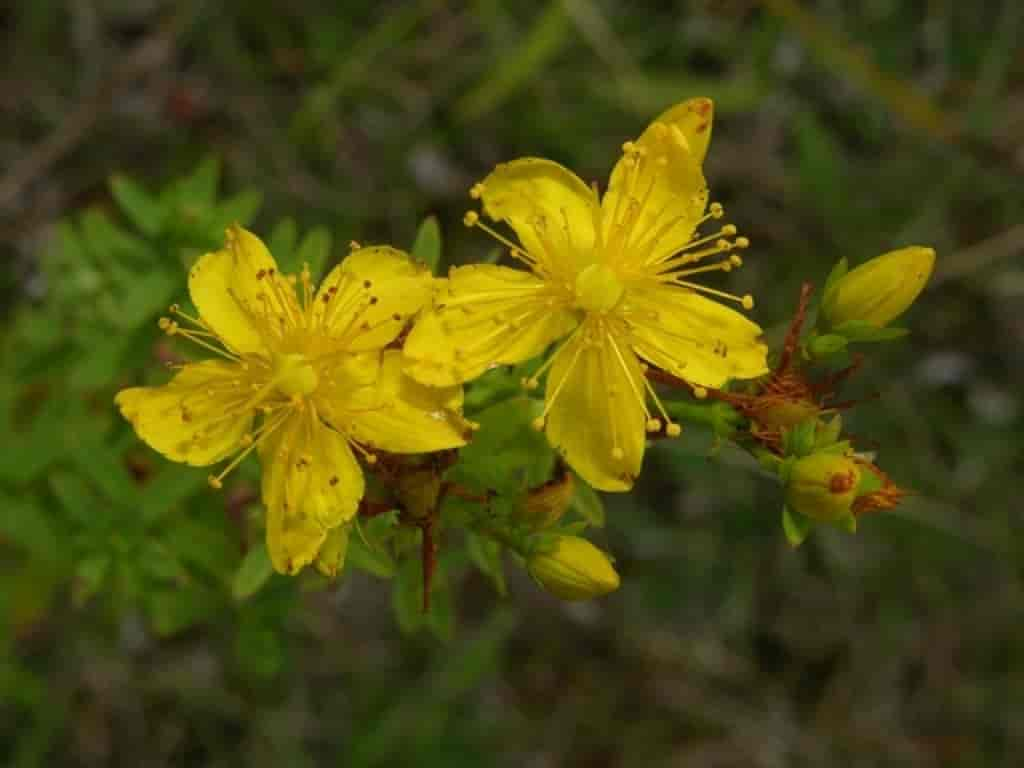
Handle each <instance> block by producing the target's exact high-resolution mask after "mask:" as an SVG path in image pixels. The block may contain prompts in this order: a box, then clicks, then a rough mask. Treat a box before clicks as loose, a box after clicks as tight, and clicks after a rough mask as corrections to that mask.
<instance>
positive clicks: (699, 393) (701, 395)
mask: <svg viewBox="0 0 1024 768" xmlns="http://www.w3.org/2000/svg"><path fill="white" fill-rule="evenodd" d="M693 396H694V397H696V398H697V399H698V400H703V399H705V398H706V397H707V396H708V391H707V389H705V388H704V387H694V388H693Z"/></svg>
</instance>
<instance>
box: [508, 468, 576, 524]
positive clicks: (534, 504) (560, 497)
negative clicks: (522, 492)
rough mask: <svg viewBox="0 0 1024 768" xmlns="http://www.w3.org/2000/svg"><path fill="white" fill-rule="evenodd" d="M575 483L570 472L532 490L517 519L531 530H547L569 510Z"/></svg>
mask: <svg viewBox="0 0 1024 768" xmlns="http://www.w3.org/2000/svg"><path fill="white" fill-rule="evenodd" d="M575 491H576V481H575V480H573V476H572V473H571V472H565V473H564V474H563V475H562V476H561V477H557V478H555V479H554V480H552V481H551V482H550V483H545V484H544V485H542V486H540V487H539V488H534V489H532V490H531V491H530V493H529V494H528V495H527V497H526V503H525V504H523V506H522V508H521V509H520V510H519V518H520V519H521V520H522V521H523V522H524V523H526V524H527V525H529V526H530V527H531V528H534V529H539V528H547V527H548V526H551V525H554V524H555V523H557V522H558V521H559V520H561V519H562V515H564V514H565V511H566V510H567V509H568V508H569V503H570V502H571V501H572V495H573V493H575Z"/></svg>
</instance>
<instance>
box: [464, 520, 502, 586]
mask: <svg viewBox="0 0 1024 768" xmlns="http://www.w3.org/2000/svg"><path fill="white" fill-rule="evenodd" d="M504 550H505V548H504V547H503V546H502V545H501V544H499V543H498V542H497V541H495V540H494V539H492V538H490V537H489V536H481V535H480V534H476V533H471V532H468V531H467V533H466V551H467V552H468V553H469V559H470V560H472V561H473V564H474V565H476V567H477V568H479V569H480V571H481V572H482V573H483V574H484V575H485V576H487V578H488V579H490V580H491V583H492V584H493V585H494V588H495V590H497V592H498V594H499V595H501V596H502V597H505V596H506V595H508V585H507V584H506V583H505V559H504Z"/></svg>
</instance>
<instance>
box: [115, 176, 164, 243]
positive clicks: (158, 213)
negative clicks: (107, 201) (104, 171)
mask: <svg viewBox="0 0 1024 768" xmlns="http://www.w3.org/2000/svg"><path fill="white" fill-rule="evenodd" d="M110 192H111V194H112V195H113V196H114V200H115V201H117V205H118V207H119V208H120V209H121V211H122V212H123V213H124V215H125V216H127V217H128V219H129V221H131V223H132V224H134V225H135V226H136V227H137V228H138V229H139V231H140V232H142V233H143V234H145V235H149V236H150V237H153V236H155V235H157V234H158V233H159V232H160V230H161V229H163V225H164V219H165V216H166V211H165V210H164V208H163V206H162V205H160V203H159V202H158V201H157V199H156V198H155V197H153V196H152V195H150V194H149V192H147V191H146V190H145V189H144V188H143V187H142V186H141V185H139V184H137V183H135V182H134V181H132V180H131V179H129V178H128V177H126V176H121V175H114V176H112V177H111V178H110Z"/></svg>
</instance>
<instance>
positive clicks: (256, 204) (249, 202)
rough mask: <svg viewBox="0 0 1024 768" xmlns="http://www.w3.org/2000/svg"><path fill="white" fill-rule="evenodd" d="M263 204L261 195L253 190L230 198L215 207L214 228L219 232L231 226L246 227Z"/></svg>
mask: <svg viewBox="0 0 1024 768" xmlns="http://www.w3.org/2000/svg"><path fill="white" fill-rule="evenodd" d="M262 204H263V194H262V193H261V192H259V191H258V190H255V189H250V190H246V191H245V192H242V193H240V194H238V195H235V196H234V197H230V198H228V199H227V200H225V201H224V202H222V203H221V204H220V205H219V206H217V210H216V214H215V217H214V228H215V229H216V230H217V231H218V232H219V231H220V230H222V229H224V228H225V227H227V226H229V225H231V224H236V223H237V224H241V225H242V226H246V225H248V224H249V222H251V221H252V218H253V216H255V215H256V211H258V210H259V208H260V205H262Z"/></svg>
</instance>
